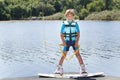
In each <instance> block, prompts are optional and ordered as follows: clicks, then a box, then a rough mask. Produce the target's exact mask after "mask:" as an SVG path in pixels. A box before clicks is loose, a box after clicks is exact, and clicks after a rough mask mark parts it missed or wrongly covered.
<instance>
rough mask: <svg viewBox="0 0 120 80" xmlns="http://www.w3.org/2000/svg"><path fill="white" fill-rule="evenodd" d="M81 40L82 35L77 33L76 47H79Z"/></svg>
mask: <svg viewBox="0 0 120 80" xmlns="http://www.w3.org/2000/svg"><path fill="white" fill-rule="evenodd" d="M79 39H80V33H77V37H76V43H75V46H76V47H78V44H79Z"/></svg>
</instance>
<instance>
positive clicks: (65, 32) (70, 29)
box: [55, 9, 87, 75]
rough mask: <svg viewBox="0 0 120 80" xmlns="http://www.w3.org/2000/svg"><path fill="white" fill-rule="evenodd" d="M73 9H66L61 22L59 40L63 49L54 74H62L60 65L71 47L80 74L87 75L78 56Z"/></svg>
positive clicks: (77, 37) (77, 26) (77, 36)
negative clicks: (64, 19) (78, 65)
mask: <svg viewBox="0 0 120 80" xmlns="http://www.w3.org/2000/svg"><path fill="white" fill-rule="evenodd" d="M74 15H75V13H74V9H68V10H66V12H65V17H66V21H64V22H63V24H62V28H61V40H62V45H63V46H64V47H63V55H62V57H61V59H60V61H59V65H58V69H57V70H56V71H55V73H56V74H61V75H62V74H63V68H62V64H63V61H64V59H65V57H66V54H67V51H69V47H70V46H72V48H73V50H74V52H75V55H76V57H77V59H78V62H79V64H80V67H81V70H80V73H81V74H83V73H87V72H86V70H85V65H84V63H83V60H82V57H81V56H80V54H79V48H78V46H79V45H78V44H79V38H80V30H79V25H78V24H77V22H75V21H74Z"/></svg>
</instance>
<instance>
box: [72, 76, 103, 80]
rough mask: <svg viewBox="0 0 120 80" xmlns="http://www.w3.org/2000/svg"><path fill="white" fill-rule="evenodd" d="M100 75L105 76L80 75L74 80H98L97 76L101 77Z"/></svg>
mask: <svg viewBox="0 0 120 80" xmlns="http://www.w3.org/2000/svg"><path fill="white" fill-rule="evenodd" d="M100 77H104V76H96V77H79V78H76V79H73V80H97V79H96V78H100Z"/></svg>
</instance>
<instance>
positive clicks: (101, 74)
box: [38, 72, 104, 78]
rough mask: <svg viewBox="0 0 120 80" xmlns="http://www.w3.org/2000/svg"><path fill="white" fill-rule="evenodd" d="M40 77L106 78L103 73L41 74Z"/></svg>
mask: <svg viewBox="0 0 120 80" xmlns="http://www.w3.org/2000/svg"><path fill="white" fill-rule="evenodd" d="M38 76H39V77H42V78H43V77H45V78H79V77H96V76H104V73H103V72H97V73H88V74H87V75H86V74H78V73H65V74H63V75H60V74H48V73H39V74H38Z"/></svg>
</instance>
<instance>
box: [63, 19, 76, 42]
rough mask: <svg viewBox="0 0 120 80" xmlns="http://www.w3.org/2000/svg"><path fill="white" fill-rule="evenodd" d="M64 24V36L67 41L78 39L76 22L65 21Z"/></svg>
mask: <svg viewBox="0 0 120 80" xmlns="http://www.w3.org/2000/svg"><path fill="white" fill-rule="evenodd" d="M63 24H64V25H65V28H64V37H65V40H66V41H76V36H77V29H76V22H75V21H72V22H68V21H64V22H63Z"/></svg>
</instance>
